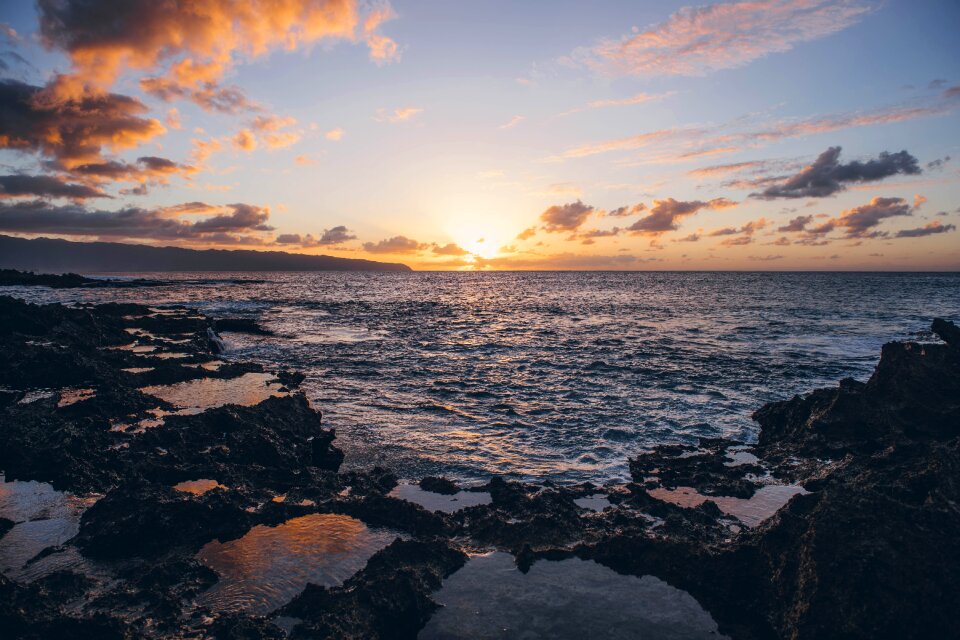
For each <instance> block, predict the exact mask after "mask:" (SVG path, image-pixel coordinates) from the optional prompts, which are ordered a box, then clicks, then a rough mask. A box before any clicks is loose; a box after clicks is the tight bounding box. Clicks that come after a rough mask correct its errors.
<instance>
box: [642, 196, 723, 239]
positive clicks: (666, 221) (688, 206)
mask: <svg viewBox="0 0 960 640" xmlns="http://www.w3.org/2000/svg"><path fill="white" fill-rule="evenodd" d="M736 205H737V203H736V202H733V201H731V200H727V199H726V198H714V199H713V200H710V201H708V202H703V201H701V200H694V201H690V202H684V201H678V200H674V199H673V198H666V199H665V200H654V201H653V206H652V207H650V213H649V214H647V215H646V216H644V217H642V218H640V219H639V220H637V221H636V222H634V223H633V224H632V225H630V226H629V227H627V231H630V232H632V233H636V234H644V235H654V236H655V235H660V234H662V233H666V232H667V231H675V230H676V229H677V221H678V220H680V219H681V218H685V217H687V216H692V215H694V214H695V213H697V212H698V211H700V210H701V209H727V208H729V207H734V206H736Z"/></svg>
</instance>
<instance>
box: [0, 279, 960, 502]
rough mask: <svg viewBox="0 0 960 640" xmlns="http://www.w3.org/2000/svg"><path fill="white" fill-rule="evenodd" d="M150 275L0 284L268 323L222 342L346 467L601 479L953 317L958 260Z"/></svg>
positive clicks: (738, 425)
mask: <svg viewBox="0 0 960 640" xmlns="http://www.w3.org/2000/svg"><path fill="white" fill-rule="evenodd" d="M122 275H123V277H138V276H140V277H150V278H163V279H171V280H175V281H184V282H183V283H182V284H173V285H171V286H165V287H156V288H135V289H133V288H122V289H62V290H51V289H46V288H40V287H31V288H18V287H0V294H4V293H6V294H11V295H16V296H18V297H22V298H26V299H28V300H30V301H32V302H80V301H84V302H107V301H131V302H140V303H149V304H154V305H166V304H185V305H188V306H190V307H195V308H197V309H198V310H200V311H202V312H204V313H207V314H210V315H212V316H215V317H239V316H242V317H252V318H257V319H258V320H259V321H260V322H261V323H262V324H263V326H265V327H266V328H268V329H271V330H272V331H274V332H275V334H276V335H275V336H270V337H260V336H250V335H243V334H225V335H224V338H225V341H226V344H227V347H228V353H227V357H235V358H237V359H241V360H253V361H257V362H260V363H262V364H264V365H266V366H268V367H271V368H277V367H280V366H290V367H293V368H296V369H299V370H301V371H303V372H304V373H305V374H306V375H307V380H306V382H305V383H304V385H303V388H304V390H305V392H306V393H307V395H308V397H309V398H310V399H311V401H312V402H313V404H314V405H315V406H316V407H317V408H318V409H320V410H321V411H322V412H323V420H324V424H325V426H327V427H333V428H335V429H336V430H337V435H338V440H337V443H338V446H340V447H341V448H342V449H344V451H345V452H346V453H347V461H346V466H347V467H348V468H349V467H351V466H354V467H357V468H369V467H370V466H371V465H373V464H380V465H383V466H387V467H389V468H392V469H394V470H395V471H396V472H397V474H398V475H399V476H400V477H401V478H410V479H416V478H420V477H423V476H427V475H446V476H448V477H452V478H456V479H459V480H461V481H467V482H469V481H476V480H480V479H484V478H487V477H489V476H490V474H494V473H495V474H506V475H510V476H514V477H517V478H520V479H527V480H536V481H540V482H544V481H553V482H558V483H567V482H582V481H587V480H589V481H592V482H595V483H598V484H599V483H603V482H606V481H610V480H616V479H622V478H624V477H626V474H627V459H628V457H629V456H631V455H632V454H634V453H635V452H637V451H639V450H641V449H643V448H645V447H650V446H652V445H655V444H658V443H666V442H686V443H691V442H696V439H697V438H699V437H704V436H707V437H713V436H724V437H732V438H737V439H741V440H744V441H747V442H749V441H751V440H752V439H754V438H755V436H756V433H757V427H756V425H755V423H753V421H752V420H751V418H750V415H751V413H752V412H753V411H754V410H756V409H757V408H759V407H760V406H762V405H763V404H764V403H765V402H769V401H772V400H782V399H787V398H790V397H792V396H793V395H794V394H797V393H803V392H806V391H810V390H812V389H814V388H817V387H821V386H833V385H835V384H836V383H837V382H838V381H839V380H840V379H841V378H845V377H852V378H856V379H859V380H866V379H867V378H868V377H869V375H870V373H871V371H872V370H873V367H874V366H875V364H876V363H877V361H878V359H879V356H880V347H881V346H882V345H883V344H884V343H885V342H888V341H891V340H898V339H932V338H931V336H930V334H929V333H927V331H926V330H927V329H928V328H929V326H930V321H931V320H932V318H933V317H935V316H942V317H946V318H950V319H953V320H954V321H956V320H958V319H960V274H957V273H948V274H924V273H881V274H874V273H870V274H866V273H731V272H710V273H708V272H639V273H638V272H536V273H532V272H523V273H518V272H470V273H462V272H461V273H449V272H443V273H441V272H416V273H330V272H317V273H240V274H237V273H216V274H211V273H203V274H191V273H159V274H158V273H151V274H122Z"/></svg>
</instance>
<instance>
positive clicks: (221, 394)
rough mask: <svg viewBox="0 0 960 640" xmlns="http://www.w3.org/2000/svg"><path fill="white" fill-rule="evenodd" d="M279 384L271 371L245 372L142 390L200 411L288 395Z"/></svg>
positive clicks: (252, 403)
mask: <svg viewBox="0 0 960 640" xmlns="http://www.w3.org/2000/svg"><path fill="white" fill-rule="evenodd" d="M280 387H281V384H280V382H278V381H277V380H276V379H275V377H274V376H273V375H271V374H269V373H245V374H243V375H242V376H240V377H237V378H229V379H225V380H224V379H219V378H200V379H198V380H188V381H187V382H178V383H176V384H166V385H156V386H153V387H144V388H142V389H140V391H142V392H143V393H145V394H147V395H150V396H154V397H155V398H160V399H161V400H165V401H166V402H169V403H170V404H172V405H175V406H176V407H178V408H180V409H181V410H185V411H183V412H184V413H199V412H201V411H205V410H207V409H213V408H215V407H221V406H223V405H225V404H239V405H243V406H252V405H255V404H260V403H261V402H263V401H264V400H266V399H267V398H269V397H271V396H284V395H287V394H286V392H284V391H280Z"/></svg>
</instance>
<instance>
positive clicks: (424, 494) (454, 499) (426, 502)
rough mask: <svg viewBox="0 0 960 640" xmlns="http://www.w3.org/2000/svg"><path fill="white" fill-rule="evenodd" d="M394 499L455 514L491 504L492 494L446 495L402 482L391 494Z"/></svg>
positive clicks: (477, 492)
mask: <svg viewBox="0 0 960 640" xmlns="http://www.w3.org/2000/svg"><path fill="white" fill-rule="evenodd" d="M390 496H391V497H392V498H399V499H400V500H406V501H407V502H412V503H414V504H418V505H420V506H421V507H423V508H424V509H427V510H428V511H443V512H444V513H454V512H455V511H459V510H460V509H466V508H467V507H475V506H477V505H479V504H490V494H489V493H486V492H482V491H458V492H457V493H455V494H453V495H445V494H442V493H436V492H434V491H424V490H423V489H421V488H420V487H419V486H418V485H415V484H408V483H405V482H401V483H400V484H398V485H397V486H396V487H394V488H393V491H391V492H390Z"/></svg>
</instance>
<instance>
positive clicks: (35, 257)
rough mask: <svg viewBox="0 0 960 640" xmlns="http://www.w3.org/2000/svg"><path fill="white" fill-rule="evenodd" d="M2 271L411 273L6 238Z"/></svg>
mask: <svg viewBox="0 0 960 640" xmlns="http://www.w3.org/2000/svg"><path fill="white" fill-rule="evenodd" d="M0 267H4V268H8V269H28V270H36V271H46V272H56V273H63V272H67V271H74V272H79V273H95V272H103V271H411V269H410V267H408V266H407V265H405V264H398V263H395V262H375V261H373V260H357V259H353V258H335V257H333V256H314V255H305V254H301V253H285V252H283V251H249V250H223V249H202V250H198V249H181V248H179V247H150V246H146V245H139V244H121V243H116V242H69V241H67V240H53V239H50V238H37V239H34V240H26V239H24V238H13V237H10V236H0Z"/></svg>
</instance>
